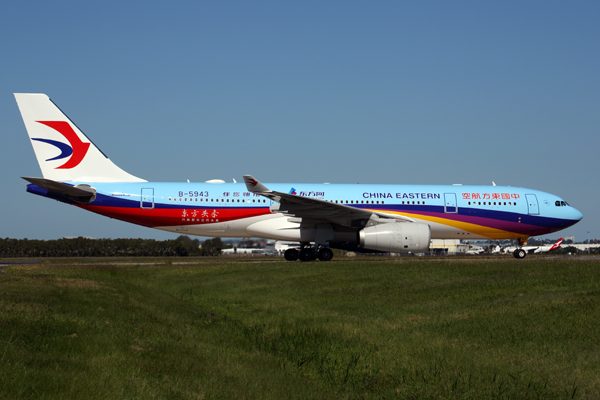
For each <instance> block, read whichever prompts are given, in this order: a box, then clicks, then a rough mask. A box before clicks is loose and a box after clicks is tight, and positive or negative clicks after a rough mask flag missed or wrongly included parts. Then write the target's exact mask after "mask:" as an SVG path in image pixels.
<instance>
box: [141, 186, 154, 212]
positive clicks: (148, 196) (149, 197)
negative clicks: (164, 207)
mask: <svg viewBox="0 0 600 400" xmlns="http://www.w3.org/2000/svg"><path fill="white" fill-rule="evenodd" d="M140 208H154V188H143V189H142V201H140Z"/></svg>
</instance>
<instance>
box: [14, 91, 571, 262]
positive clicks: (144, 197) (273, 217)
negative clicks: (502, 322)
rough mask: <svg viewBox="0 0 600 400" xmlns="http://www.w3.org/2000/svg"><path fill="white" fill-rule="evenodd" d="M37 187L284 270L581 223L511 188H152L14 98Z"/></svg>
mask: <svg viewBox="0 0 600 400" xmlns="http://www.w3.org/2000/svg"><path fill="white" fill-rule="evenodd" d="M15 98H16V101H17V105H18V107H19V110H20V112H21V116H22V117H23V121H24V123H25V127H26V130H27V133H28V135H29V138H30V140H31V144H32V146H33V149H34V152H35V155H36V158H37V161H38V163H39V166H40V169H41V171H42V176H43V178H39V177H23V179H25V180H27V181H28V182H29V184H28V185H27V191H28V192H30V193H33V194H36V195H39V196H42V197H48V198H51V199H55V200H58V201H61V202H63V203H67V204H71V205H74V206H76V207H79V208H82V209H84V210H88V211H91V212H94V213H97V214H100V215H104V216H107V217H110V218H115V219H119V220H122V221H126V222H130V223H133V224H138V225H142V226H146V227H150V228H155V229H160V230H164V231H169V232H175V233H180V234H186V235H198V236H208V237H260V238H265V239H274V240H284V241H294V242H296V243H300V246H299V248H297V249H294V248H291V249H288V250H287V251H286V252H285V259H286V260H288V261H295V260H297V259H300V260H301V261H313V260H316V259H317V258H318V259H319V260H321V261H329V260H331V259H332V258H333V252H332V250H331V249H332V248H333V249H335V248H337V249H346V250H353V251H362V252H393V253H422V252H425V251H427V250H428V248H429V244H430V241H431V239H494V240H496V239H515V240H516V241H517V243H518V247H517V248H516V249H515V251H514V256H515V257H516V258H523V257H525V255H526V254H527V253H526V251H525V250H524V249H523V247H522V245H523V244H525V243H526V242H527V238H528V237H530V236H536V235H545V234H549V233H552V232H556V231H560V230H562V229H565V228H567V227H569V226H572V225H573V224H575V223H577V222H578V221H579V220H581V218H582V214H581V213H580V212H579V211H578V210H576V209H575V208H573V207H571V206H570V205H568V204H567V203H566V202H565V201H564V200H563V199H562V198H560V197H558V196H556V195H553V194H550V193H545V192H541V191H538V190H532V189H526V188H518V187H510V186H495V185H494V186H462V185H375V184H311V183H270V184H266V185H265V184H263V183H261V182H260V181H258V180H257V179H256V178H254V177H253V176H252V175H244V176H243V178H244V183H237V182H235V181H234V183H225V182H224V181H221V180H211V181H207V182H203V183H191V182H148V181H146V180H144V179H141V178H138V177H136V176H133V175H131V174H129V173H127V172H125V171H124V170H122V169H121V168H119V167H118V166H117V165H115V164H114V163H113V162H112V161H111V160H110V159H109V158H108V157H107V156H106V155H105V154H104V153H103V152H102V151H100V149H99V148H98V147H97V146H95V145H94V143H92V141H91V140H90V139H89V138H88V137H87V136H86V135H84V133H83V132H82V131H81V130H80V129H79V128H78V127H77V126H76V125H75V124H74V123H73V122H72V121H71V120H70V119H69V118H68V117H67V116H66V115H65V114H64V113H63V112H62V111H61V110H60V109H59V108H58V107H57V106H56V105H55V104H54V103H53V102H52V101H51V100H50V98H49V97H48V96H46V95H45V94H32V93H20V94H19V93H16V94H15Z"/></svg>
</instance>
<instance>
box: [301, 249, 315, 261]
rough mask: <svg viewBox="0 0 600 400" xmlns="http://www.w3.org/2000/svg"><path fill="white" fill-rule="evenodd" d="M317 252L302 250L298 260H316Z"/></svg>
mask: <svg viewBox="0 0 600 400" xmlns="http://www.w3.org/2000/svg"><path fill="white" fill-rule="evenodd" d="M314 256H315V252H314V251H313V250H312V249H302V250H300V252H299V253H298V258H299V259H300V261H302V262H306V261H312V260H314Z"/></svg>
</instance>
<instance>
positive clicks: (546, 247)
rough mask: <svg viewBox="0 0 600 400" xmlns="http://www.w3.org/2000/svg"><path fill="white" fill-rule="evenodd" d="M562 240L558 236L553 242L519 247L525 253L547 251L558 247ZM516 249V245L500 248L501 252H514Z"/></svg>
mask: <svg viewBox="0 0 600 400" xmlns="http://www.w3.org/2000/svg"><path fill="white" fill-rule="evenodd" d="M562 241H563V238H560V239H558V240H557V241H556V243H554V244H546V245H543V246H523V247H521V249H523V250H525V251H526V252H527V254H538V253H548V252H550V251H552V250H556V249H558V248H559V247H560V245H561V244H562ZM516 249H517V248H516V247H506V248H505V249H504V250H502V252H503V253H506V254H509V253H514V251H515V250H516Z"/></svg>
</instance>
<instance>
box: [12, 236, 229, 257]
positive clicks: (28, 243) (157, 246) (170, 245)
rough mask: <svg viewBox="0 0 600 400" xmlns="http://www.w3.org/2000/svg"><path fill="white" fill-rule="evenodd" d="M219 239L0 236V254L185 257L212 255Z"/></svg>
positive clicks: (218, 245) (217, 248) (16, 255)
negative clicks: (3, 237)
mask: <svg viewBox="0 0 600 400" xmlns="http://www.w3.org/2000/svg"><path fill="white" fill-rule="evenodd" d="M222 248H223V242H222V241H221V238H214V239H208V240H206V241H204V243H202V246H200V240H198V239H191V238H190V237H189V236H183V235H182V236H179V237H178V238H177V239H172V240H154V239H89V238H84V237H78V238H73V239H57V240H29V239H9V238H6V239H0V257H5V258H7V257H186V256H216V255H219V254H220V253H221V249H222Z"/></svg>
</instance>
